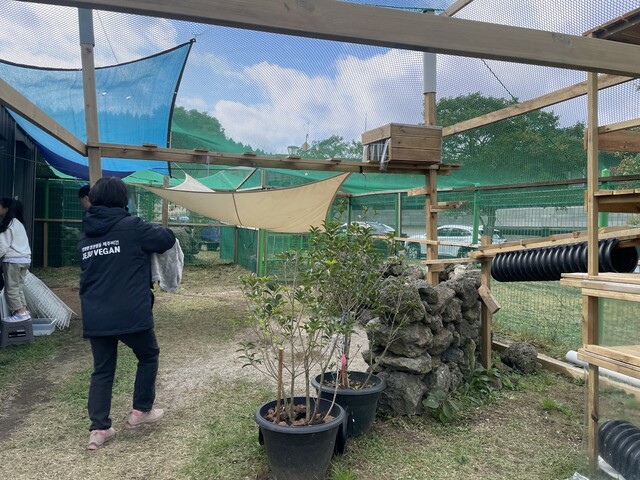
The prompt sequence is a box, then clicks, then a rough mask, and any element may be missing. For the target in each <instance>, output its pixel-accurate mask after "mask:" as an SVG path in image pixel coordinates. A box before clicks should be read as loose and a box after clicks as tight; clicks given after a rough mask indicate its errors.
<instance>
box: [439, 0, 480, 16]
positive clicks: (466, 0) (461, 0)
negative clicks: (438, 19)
mask: <svg viewBox="0 0 640 480" xmlns="http://www.w3.org/2000/svg"><path fill="white" fill-rule="evenodd" d="M472 1H473V0H458V1H457V2H454V3H453V5H451V6H450V7H449V8H447V9H445V10H444V11H443V12H442V13H441V14H440V16H442V17H453V16H454V15H455V14H456V13H458V12H459V11H460V10H462V9H463V8H464V7H466V6H467V5H469V4H470V3H471V2H472Z"/></svg>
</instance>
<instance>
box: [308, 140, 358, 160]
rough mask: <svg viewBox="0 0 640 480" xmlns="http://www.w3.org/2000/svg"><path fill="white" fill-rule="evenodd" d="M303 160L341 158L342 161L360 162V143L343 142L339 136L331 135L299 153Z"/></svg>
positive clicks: (353, 141) (352, 141)
mask: <svg viewBox="0 0 640 480" xmlns="http://www.w3.org/2000/svg"><path fill="white" fill-rule="evenodd" d="M301 156H302V157H304V158H319V159H320V158H321V159H326V158H341V159H343V160H353V161H361V160H362V143H360V142H358V141H355V140H351V141H350V142H345V141H344V138H343V137H341V136H339V135H332V136H330V137H329V138H326V139H324V140H319V141H315V142H313V143H312V144H311V147H310V148H309V149H308V150H306V151H302V152H301Z"/></svg>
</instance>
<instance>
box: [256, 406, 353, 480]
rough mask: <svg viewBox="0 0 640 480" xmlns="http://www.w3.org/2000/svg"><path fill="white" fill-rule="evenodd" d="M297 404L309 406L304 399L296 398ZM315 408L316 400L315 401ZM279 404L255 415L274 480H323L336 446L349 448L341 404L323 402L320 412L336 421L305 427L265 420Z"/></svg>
mask: <svg viewBox="0 0 640 480" xmlns="http://www.w3.org/2000/svg"><path fill="white" fill-rule="evenodd" d="M294 403H295V404H296V405H297V404H302V405H304V403H305V398H304V397H295V398H294ZM311 404H312V406H313V405H315V400H314V399H312V400H311ZM275 406H276V402H275V400H274V401H271V402H267V403H265V404H264V405H262V406H261V407H260V408H258V410H256V413H255V420H256V423H257V424H258V427H259V428H260V440H261V443H263V444H264V447H265V451H266V454H267V460H268V461H269V467H270V468H271V473H272V474H273V478H274V479H276V480H310V479H318V480H320V479H323V478H325V474H326V473H327V470H328V468H329V464H330V463H331V457H332V456H333V453H334V450H335V449H336V443H337V442H339V443H341V444H342V445H345V444H346V438H345V437H346V432H345V431H344V425H345V420H346V418H347V414H346V413H345V411H344V409H343V408H342V407H341V406H340V405H338V404H337V403H336V404H334V405H333V407H331V402H329V401H328V400H324V399H320V412H322V413H326V412H328V411H329V409H331V410H330V413H331V416H332V417H333V419H332V420H330V421H329V422H327V423H322V424H319V425H305V426H295V427H290V426H283V425H276V424H274V423H272V422H270V421H268V420H266V419H265V415H266V414H267V412H268V411H269V409H271V408H275Z"/></svg>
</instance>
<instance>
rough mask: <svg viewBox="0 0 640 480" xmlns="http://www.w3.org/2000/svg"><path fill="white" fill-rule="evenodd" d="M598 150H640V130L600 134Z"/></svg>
mask: <svg viewBox="0 0 640 480" xmlns="http://www.w3.org/2000/svg"><path fill="white" fill-rule="evenodd" d="M598 150H600V151H602V152H640V132H634V131H625V130H620V131H612V132H608V133H603V134H600V135H598Z"/></svg>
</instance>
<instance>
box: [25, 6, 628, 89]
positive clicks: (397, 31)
mask: <svg viewBox="0 0 640 480" xmlns="http://www.w3.org/2000/svg"><path fill="white" fill-rule="evenodd" d="M35 3H48V4H55V5H66V6H71V7H82V8H92V9H97V10H112V11H119V12H126V13H134V14H138V15H146V16H152V17H163V18H174V19H178V20H186V21H191V22H199V23H208V24H214V25H222V26H227V27H234V28H244V29H249V30H262V31H268V32H275V33H283V34H287V35H296V36H302V37H313V38H321V39H325V40H333V41H339V42H349V43H363V44H368V45H378V46H382V47H390V48H400V49H405V50H417V51H422V52H433V53H444V54H448V55H460V56H465V57H476V58H487V59H493V60H502V61H507V62H517V63H528V64H533V65H545V66H550V67H559V68H569V69H573V70H586V71H592V72H602V73H612V74H616V75H626V76H630V77H636V76H640V62H635V61H632V60H633V59H636V58H638V57H639V56H640V46H638V45H629V44H624V43H619V42H611V41H606V40H601V39H595V38H586V37H582V36H576V35H566V34H563V33H557V32H547V31H541V30H534V29H529V28H522V27H512V26H508V25H498V24H491V23H485V22H477V21H472V20H463V19H458V18H450V17H445V16H440V15H422V14H417V13H415V12H407V11H402V10H395V9H391V8H381V7H374V6H370V5H361V4H354V3H348V2H337V1H334V0H314V1H312V2H310V1H296V2H283V1H281V0H261V1H259V2H256V1H255V0H235V1H233V2H229V1H228V0H207V1H204V0H181V1H180V2H175V1H173V0H127V1H124V0H40V1H39V2H35Z"/></svg>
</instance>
